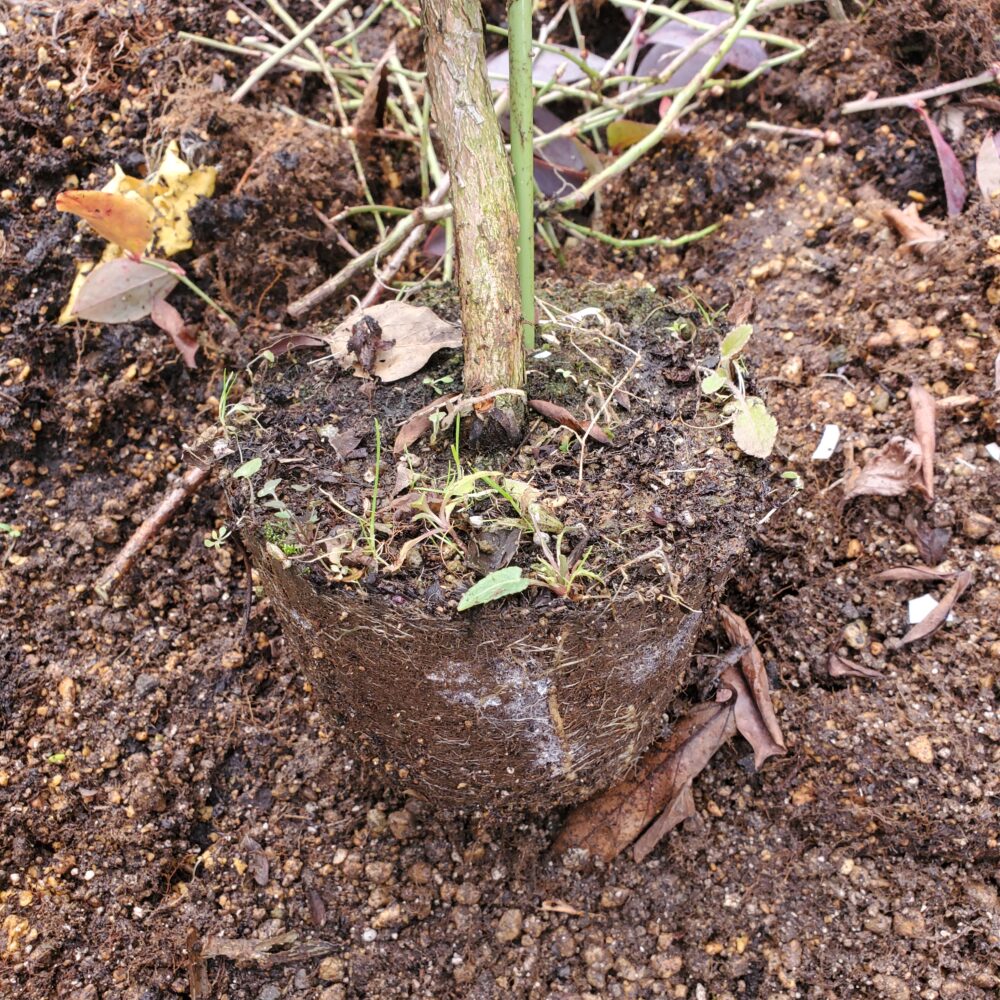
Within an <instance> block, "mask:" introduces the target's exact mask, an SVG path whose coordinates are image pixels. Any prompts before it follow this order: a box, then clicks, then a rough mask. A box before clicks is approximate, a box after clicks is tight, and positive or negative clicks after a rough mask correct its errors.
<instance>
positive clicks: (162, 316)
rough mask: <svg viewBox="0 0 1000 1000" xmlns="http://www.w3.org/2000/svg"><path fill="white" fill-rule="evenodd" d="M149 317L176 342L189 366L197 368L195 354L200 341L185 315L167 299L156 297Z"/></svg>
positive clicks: (175, 345)
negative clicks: (191, 329) (193, 332)
mask: <svg viewBox="0 0 1000 1000" xmlns="http://www.w3.org/2000/svg"><path fill="white" fill-rule="evenodd" d="M149 318H150V319H151V320H152V321H153V322H154V323H155V324H156V325H157V326H158V327H159V328H160V329H161V330H163V331H164V332H165V333H166V334H168V335H169V337H170V339H171V340H172V341H173V342H174V347H176V348H177V350H178V351H180V354H181V357H182V358H183V359H184V364H186V365H187V366H188V368H197V367H198V366H197V364H196V363H195V360H194V356H195V354H197V353H198V341H197V340H196V339H195V338H194V337H192V336H191V332H190V331H189V330H188V328H187V324H186V323H185V322H184V317H183V316H181V314H180V313H179V312H178V311H177V310H176V309H175V308H174V307H173V306H172V305H171V304H170V303H169V302H167V300H166V299H156V300H154V302H153V306H152V308H151V309H150V311H149Z"/></svg>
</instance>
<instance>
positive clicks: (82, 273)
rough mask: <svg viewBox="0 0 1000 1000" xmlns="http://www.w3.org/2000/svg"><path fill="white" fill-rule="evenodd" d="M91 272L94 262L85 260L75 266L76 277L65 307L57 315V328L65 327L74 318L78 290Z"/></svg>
mask: <svg viewBox="0 0 1000 1000" xmlns="http://www.w3.org/2000/svg"><path fill="white" fill-rule="evenodd" d="M93 270H94V262H93V261H92V260H85V261H83V262H81V263H79V264H77V265H76V277H75V278H74V279H73V286H72V288H70V290H69V298H68V299H67V300H66V305H64V306H63V307H62V312H61V313H59V320H58V323H59V326H65V324H67V323H69V322H70V321H71V320H73V319H74V318H75V315H76V297H77V296H78V295H79V294H80V289H81V288H83V283H84V282H85V281H86V280H87V275H88V274H90V272H91V271H93Z"/></svg>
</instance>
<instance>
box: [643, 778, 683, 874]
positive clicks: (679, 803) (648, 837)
mask: <svg viewBox="0 0 1000 1000" xmlns="http://www.w3.org/2000/svg"><path fill="white" fill-rule="evenodd" d="M694 812H695V809H694V793H693V792H692V791H691V782H690V781H689V782H688V783H687V784H686V785H682V786H681V789H680V791H679V792H678V793H677V796H676V798H675V799H674V800H673V802H671V803H670V805H669V806H667V808H666V809H664V810H663V812H661V813H660V815H659V816H657V817H656V819H654V820H653V822H652V823H650V824H649V826H648V827H646V832H645V833H644V834H643V835H642V836H641V837H640V838H639V839H638V840H637V841H636V842H635V844H633V845H632V860H633V861H636V862H639V861H645V860H646V858H647V857H648V856H649V854H650V853H651V852H652V850H653V848H654V847H656V845H657V844H658V843H659V842H660V841H661V840H663V838H664V837H665V836H666V835H667V834H668V833H670V831H671V830H672V829H673V828H674V827H675V826H679V825H680V824H681V823H683V822H684V820H686V819H690V818H691V817H692V816H693V815H694Z"/></svg>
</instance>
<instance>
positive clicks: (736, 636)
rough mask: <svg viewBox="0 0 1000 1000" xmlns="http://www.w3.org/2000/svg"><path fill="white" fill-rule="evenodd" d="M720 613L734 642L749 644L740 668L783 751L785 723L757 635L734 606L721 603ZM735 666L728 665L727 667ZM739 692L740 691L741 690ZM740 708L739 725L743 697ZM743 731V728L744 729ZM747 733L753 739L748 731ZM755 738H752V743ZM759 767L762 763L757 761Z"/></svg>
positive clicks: (742, 644)
mask: <svg viewBox="0 0 1000 1000" xmlns="http://www.w3.org/2000/svg"><path fill="white" fill-rule="evenodd" d="M719 615H720V617H721V619H722V627H723V629H724V630H725V633H726V636H727V637H728V639H729V641H730V642H731V643H732V644H733V645H734V646H745V647H747V651H746V652H745V653H744V654H743V656H741V657H740V671H741V673H742V675H743V678H744V680H745V681H746V684H747V687H748V688H749V690H750V694H751V696H752V699H753V704H754V706H755V707H756V709H757V712H758V713H759V714H760V718H761V721H762V722H763V724H764V728H765V730H766V732H767V733H768V734H769V735H770V737H771V739H772V740H773V741H774V743H775V744H776V745H777V746H778V747H779V748H780V750H781V751H782V752H783V751H784V750H785V749H786V747H785V738H784V736H782V734H781V726H780V725H779V724H778V717H777V716H776V715H775V714H774V706H773V705H772V704H771V688H770V685H769V684H768V680H767V669H766V668H765V666H764V657H763V656H761V655H760V650H759V649H758V648H757V644H756V643H755V642H754V641H753V636H752V635H751V634H750V629H749V628H747V623H746V622H745V621H744V620H743V619H742V618H741V617H740V616H739V615H738V614H736V612H735V611H733V610H732V609H731V608H728V607H726V605H725V604H720V605H719ZM730 669H735V668H727V671H728V670H730ZM722 679H723V681H725V679H726V671H723V674H722ZM737 695H738V692H737ZM734 707H735V709H736V712H737V720H736V721H737V725H739V721H740V720H739V712H740V706H739V698H738V697H737V704H736V705H735V706H734ZM740 731H741V732H743V731H742V730H740ZM743 735H744V736H745V737H746V738H747V739H748V740H750V737H749V736H748V735H747V733H745V732H744V733H743ZM752 743H753V741H752V740H751V744H752ZM757 750H758V748H757V746H756V745H754V751H755V760H756V752H757ZM776 752H778V751H771V753H767V754H765V755H764V756H763V757H761V763H763V761H764V760H766V759H767V757H769V756H771V754H772V753H776ZM755 766H757V767H759V766H760V764H759V763H756V765H755Z"/></svg>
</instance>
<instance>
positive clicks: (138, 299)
mask: <svg viewBox="0 0 1000 1000" xmlns="http://www.w3.org/2000/svg"><path fill="white" fill-rule="evenodd" d="M159 263H162V264H164V265H165V266H166V267H167V270H164V269H163V268H162V267H158V266H157V265H156V264H154V263H145V262H143V261H138V260H133V259H132V258H131V257H116V258H115V259H114V260H109V261H106V262H105V263H103V264H98V266H97V267H95V268H94V270H93V271H91V272H90V274H88V275H87V277H86V279H85V280H84V282H83V284H82V285H81V286H80V290H79V291H78V292H77V295H76V299H75V301H74V303H73V313H72V315H73V316H74V317H76V318H79V319H86V320H90V321H91V322H93V323H134V322H135V321H136V320H139V319H144V318H145V317H146V316H148V315H149V314H150V312H151V311H152V309H153V303H155V302H156V301H157V299H163V298H166V297H167V296H168V295H169V294H170V292H171V290H172V289H173V287H174V285H176V284H177V275H178V274H183V273H184V270H183V268H181V267H179V266H178V265H177V264H168V263H167V262H166V261H158V262H157V264H159Z"/></svg>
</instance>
